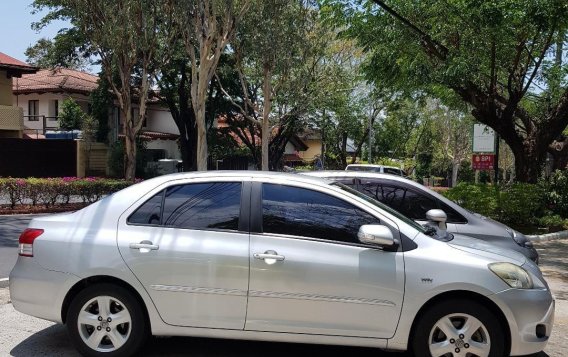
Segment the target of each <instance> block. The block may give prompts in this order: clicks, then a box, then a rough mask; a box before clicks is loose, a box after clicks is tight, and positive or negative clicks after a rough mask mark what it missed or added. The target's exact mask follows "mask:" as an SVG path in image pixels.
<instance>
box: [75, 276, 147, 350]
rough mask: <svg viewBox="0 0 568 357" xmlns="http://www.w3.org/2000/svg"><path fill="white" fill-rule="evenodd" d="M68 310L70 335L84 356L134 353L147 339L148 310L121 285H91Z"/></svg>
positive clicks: (76, 298) (77, 297)
mask: <svg viewBox="0 0 568 357" xmlns="http://www.w3.org/2000/svg"><path fill="white" fill-rule="evenodd" d="M67 311H68V312H67V321H66V325H67V331H68V333H69V337H70V339H71V341H72V343H73V344H74V345H75V347H76V348H77V350H79V352H81V354H83V355H84V356H92V357H99V356H105V357H114V356H132V355H134V354H136V352H137V351H139V350H140V348H141V347H142V346H143V344H144V342H145V341H146V337H147V335H148V327H147V324H146V320H145V317H144V311H143V310H142V307H141V306H140V304H139V303H138V302H137V301H136V298H135V297H134V296H133V294H132V293H130V292H129V291H128V290H126V289H125V288H123V287H121V286H118V285H113V284H97V285H91V286H88V287H87V288H85V289H84V290H82V291H81V292H79V294H77V296H76V297H75V298H74V299H73V301H72V302H71V304H70V306H69V309H68V310H67Z"/></svg>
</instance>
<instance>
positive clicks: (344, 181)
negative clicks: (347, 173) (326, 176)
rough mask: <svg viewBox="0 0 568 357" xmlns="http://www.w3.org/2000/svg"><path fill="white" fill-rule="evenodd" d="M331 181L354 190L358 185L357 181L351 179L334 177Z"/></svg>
mask: <svg viewBox="0 0 568 357" xmlns="http://www.w3.org/2000/svg"><path fill="white" fill-rule="evenodd" d="M331 179H332V180H333V181H335V182H339V183H342V184H344V185H345V186H349V187H352V188H355V186H356V185H357V184H356V183H355V179H354V178H351V177H333V178H331Z"/></svg>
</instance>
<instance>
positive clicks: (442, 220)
mask: <svg viewBox="0 0 568 357" xmlns="http://www.w3.org/2000/svg"><path fill="white" fill-rule="evenodd" d="M426 219H428V220H429V221H430V222H434V223H435V224H437V225H438V228H439V229H441V230H444V231H445V230H447V229H448V227H447V226H446V221H447V220H448V216H447V215H446V212H444V211H442V210H441V209H431V210H429V211H428V212H426Z"/></svg>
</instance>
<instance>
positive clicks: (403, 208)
mask: <svg viewBox="0 0 568 357" xmlns="http://www.w3.org/2000/svg"><path fill="white" fill-rule="evenodd" d="M359 190H360V191H361V192H362V193H364V194H366V195H368V196H371V197H373V198H374V199H376V200H378V201H380V202H382V203H384V204H386V205H387V206H390V207H392V208H393V209H395V210H397V211H399V212H400V213H402V214H403V215H405V216H406V217H408V218H412V219H416V220H425V219H426V212H428V211H429V210H431V209H435V208H438V203H437V201H436V200H434V199H433V198H431V197H430V196H428V195H425V194H422V193H419V192H417V191H414V190H412V189H409V188H407V187H404V186H391V185H384V184H381V183H379V182H377V181H373V180H361V184H360V187H359Z"/></svg>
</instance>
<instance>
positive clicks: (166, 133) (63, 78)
mask: <svg viewBox="0 0 568 357" xmlns="http://www.w3.org/2000/svg"><path fill="white" fill-rule="evenodd" d="M98 80H99V77H98V76H96V75H93V74H90V73H86V72H82V71H77V70H73V69H66V68H56V69H43V70H40V71H38V72H37V73H33V74H24V75H22V76H21V78H17V79H16V80H15V81H14V82H13V86H12V88H13V104H14V106H17V107H20V108H21V109H22V111H23V117H24V121H23V125H24V132H25V136H26V137H28V138H36V139H39V138H45V134H46V132H47V131H50V130H57V129H58V128H59V121H58V117H59V113H60V110H61V105H62V103H63V101H64V100H65V99H67V98H72V99H74V100H75V101H76V102H77V103H78V104H79V106H80V107H81V108H82V109H83V111H84V112H86V113H89V111H90V94H91V93H92V92H93V91H94V90H95V89H96V88H97V87H98ZM137 111H138V108H136V107H135V108H134V109H133V114H134V115H137V114H138V113H137ZM109 118H110V122H111V123H113V125H111V128H112V129H113V130H114V131H113V132H112V137H113V138H114V139H118V138H120V137H121V133H122V123H123V118H121V115H120V110H119V109H118V107H117V106H115V107H114V108H112V110H110V111H109ZM178 137H179V131H178V129H177V126H176V125H175V122H174V121H173V118H172V117H171V114H170V112H169V110H168V109H167V108H164V107H162V106H161V105H160V103H159V102H158V101H156V100H153V101H152V100H150V101H149V102H148V107H147V111H146V120H145V122H144V127H143V128H142V131H141V132H140V138H141V139H142V140H144V141H145V142H146V143H147V144H146V146H147V148H148V149H151V150H155V152H156V154H157V155H155V156H157V157H158V158H171V159H179V158H180V157H181V155H180V152H179V148H178V145H177V139H178Z"/></svg>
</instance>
